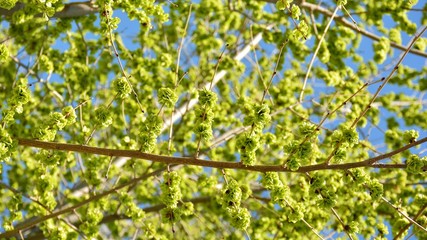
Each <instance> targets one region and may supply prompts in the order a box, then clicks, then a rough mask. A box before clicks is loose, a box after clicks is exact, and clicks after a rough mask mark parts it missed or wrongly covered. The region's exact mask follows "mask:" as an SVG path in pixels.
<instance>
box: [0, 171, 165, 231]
mask: <svg viewBox="0 0 427 240" xmlns="http://www.w3.org/2000/svg"><path fill="white" fill-rule="evenodd" d="M162 171H163V169H160V170H157V171H154V172H151V173H148V174H145V175H143V176H141V177H138V178H134V179H132V180H130V181H129V182H126V183H124V184H122V185H120V186H117V187H115V188H112V189H110V190H107V191H105V192H103V193H100V194H98V195H95V196H92V197H90V198H88V199H86V200H83V201H81V202H79V203H77V204H75V205H73V206H71V207H67V208H65V209H61V210H59V211H56V212H53V213H51V214H48V215H45V216H43V217H39V218H36V219H34V220H32V221H29V222H27V223H26V224H23V225H20V226H19V227H16V228H15V229H13V230H10V231H6V232H3V233H0V239H5V238H9V237H12V236H14V235H15V234H18V233H19V232H20V231H22V230H25V229H27V228H30V227H32V226H35V225H37V224H39V223H41V222H44V221H46V220H49V219H52V218H55V217H58V216H60V215H63V214H66V213H70V212H72V211H74V210H76V209H78V208H80V207H82V206H84V205H86V204H88V203H90V202H93V201H96V200H99V199H101V198H103V197H105V196H108V195H110V194H113V193H115V192H117V191H118V190H120V189H122V188H125V187H127V186H131V185H132V184H135V183H137V182H139V181H142V180H145V179H147V178H149V177H151V176H154V175H157V174H158V173H159V172H162Z"/></svg>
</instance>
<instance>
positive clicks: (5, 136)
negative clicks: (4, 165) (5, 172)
mask: <svg viewBox="0 0 427 240" xmlns="http://www.w3.org/2000/svg"><path fill="white" fill-rule="evenodd" d="M15 147H16V143H15V142H14V141H13V140H12V137H11V136H10V135H9V133H8V132H7V131H6V130H5V129H3V128H1V127H0V162H1V161H5V160H7V159H8V158H9V157H10V155H11V154H12V152H13V150H14V148H15ZM0 170H1V168H0ZM0 172H1V171H0Z"/></svg>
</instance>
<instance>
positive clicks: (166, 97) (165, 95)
mask: <svg viewBox="0 0 427 240" xmlns="http://www.w3.org/2000/svg"><path fill="white" fill-rule="evenodd" d="M158 97H159V102H160V104H162V105H163V106H166V107H173V105H175V103H176V101H177V100H178V96H177V95H176V93H175V92H174V91H173V90H172V89H170V88H160V89H159V92H158Z"/></svg>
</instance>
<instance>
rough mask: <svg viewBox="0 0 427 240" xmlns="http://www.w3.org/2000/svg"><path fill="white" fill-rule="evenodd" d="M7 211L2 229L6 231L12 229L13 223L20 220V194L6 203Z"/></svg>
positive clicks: (21, 202)
mask: <svg viewBox="0 0 427 240" xmlns="http://www.w3.org/2000/svg"><path fill="white" fill-rule="evenodd" d="M6 206H7V208H8V210H9V216H3V228H4V229H5V230H6V231H9V230H12V229H13V222H14V221H19V220H21V219H22V207H23V201H22V196H21V195H20V194H14V195H12V197H11V198H10V199H9V201H8V202H7V203H6Z"/></svg>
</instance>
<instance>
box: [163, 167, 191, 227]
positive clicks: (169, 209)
mask: <svg viewBox="0 0 427 240" xmlns="http://www.w3.org/2000/svg"><path fill="white" fill-rule="evenodd" d="M180 183H181V176H180V175H179V174H178V173H177V172H165V173H164V174H163V182H162V183H161V185H160V189H161V191H162V192H161V195H160V200H161V201H162V202H163V203H164V204H165V205H166V207H165V208H163V209H162V210H161V211H160V214H161V216H162V222H164V223H175V222H178V221H180V220H181V218H182V216H190V215H192V214H193V213H194V206H193V203H191V202H186V203H183V204H182V205H181V206H178V203H179V202H180V201H181V198H182V193H181V189H180Z"/></svg>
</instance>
